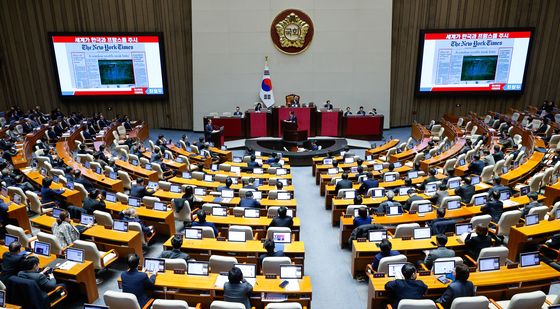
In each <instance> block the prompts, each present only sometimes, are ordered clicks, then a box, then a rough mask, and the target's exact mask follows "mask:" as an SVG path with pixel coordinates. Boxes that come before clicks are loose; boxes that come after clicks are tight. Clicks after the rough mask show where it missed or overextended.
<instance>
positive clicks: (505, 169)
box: [502, 166, 509, 174]
mask: <svg viewBox="0 0 560 309" xmlns="http://www.w3.org/2000/svg"><path fill="white" fill-rule="evenodd" d="M508 170H509V169H508V167H507V166H503V167H502V174H507V172H508Z"/></svg>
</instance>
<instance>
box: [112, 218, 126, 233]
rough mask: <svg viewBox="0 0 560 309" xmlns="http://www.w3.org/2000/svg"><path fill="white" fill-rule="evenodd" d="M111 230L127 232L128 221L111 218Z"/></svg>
mask: <svg viewBox="0 0 560 309" xmlns="http://www.w3.org/2000/svg"><path fill="white" fill-rule="evenodd" d="M113 230H115V231H119V232H128V222H126V221H123V220H113Z"/></svg>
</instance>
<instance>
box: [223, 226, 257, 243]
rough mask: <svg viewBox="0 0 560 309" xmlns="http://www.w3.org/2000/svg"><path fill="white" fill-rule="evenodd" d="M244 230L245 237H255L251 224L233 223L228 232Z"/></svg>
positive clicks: (248, 238) (249, 238) (247, 238)
mask: <svg viewBox="0 0 560 309" xmlns="http://www.w3.org/2000/svg"><path fill="white" fill-rule="evenodd" d="M232 231H233V232H244V233H245V239H246V240H251V239H253V229H252V228H251V227H250V226H244V225H231V226H230V227H229V229H228V232H232Z"/></svg>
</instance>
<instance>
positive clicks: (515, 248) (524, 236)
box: [508, 220, 560, 261]
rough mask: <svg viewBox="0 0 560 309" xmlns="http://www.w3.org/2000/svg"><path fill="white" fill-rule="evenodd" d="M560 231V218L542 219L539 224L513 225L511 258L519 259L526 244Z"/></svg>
mask: <svg viewBox="0 0 560 309" xmlns="http://www.w3.org/2000/svg"><path fill="white" fill-rule="evenodd" d="M558 231H560V220H552V221H544V220H543V221H541V222H539V224H535V225H530V226H522V227H515V226H513V227H511V230H510V232H509V240H508V249H509V257H508V258H509V259H510V260H512V261H517V260H518V258H519V253H521V252H522V249H523V247H524V246H526V245H528V244H532V243H539V242H541V241H542V240H544V239H547V238H548V237H549V236H552V235H554V234H556V233H558Z"/></svg>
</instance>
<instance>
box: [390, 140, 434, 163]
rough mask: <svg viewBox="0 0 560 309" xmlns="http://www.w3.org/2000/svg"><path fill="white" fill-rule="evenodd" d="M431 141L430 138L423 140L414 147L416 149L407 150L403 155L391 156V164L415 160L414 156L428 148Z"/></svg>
mask: <svg viewBox="0 0 560 309" xmlns="http://www.w3.org/2000/svg"><path fill="white" fill-rule="evenodd" d="M429 141H430V138H428V137H425V138H423V139H422V140H420V142H419V143H418V144H416V146H414V148H412V149H408V150H405V151H403V152H401V153H395V154H392V155H390V156H389V158H388V160H387V161H389V162H403V161H406V160H411V159H413V158H414V156H415V155H416V154H417V153H419V152H423V151H424V150H425V149H426V148H428V142H429Z"/></svg>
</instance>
